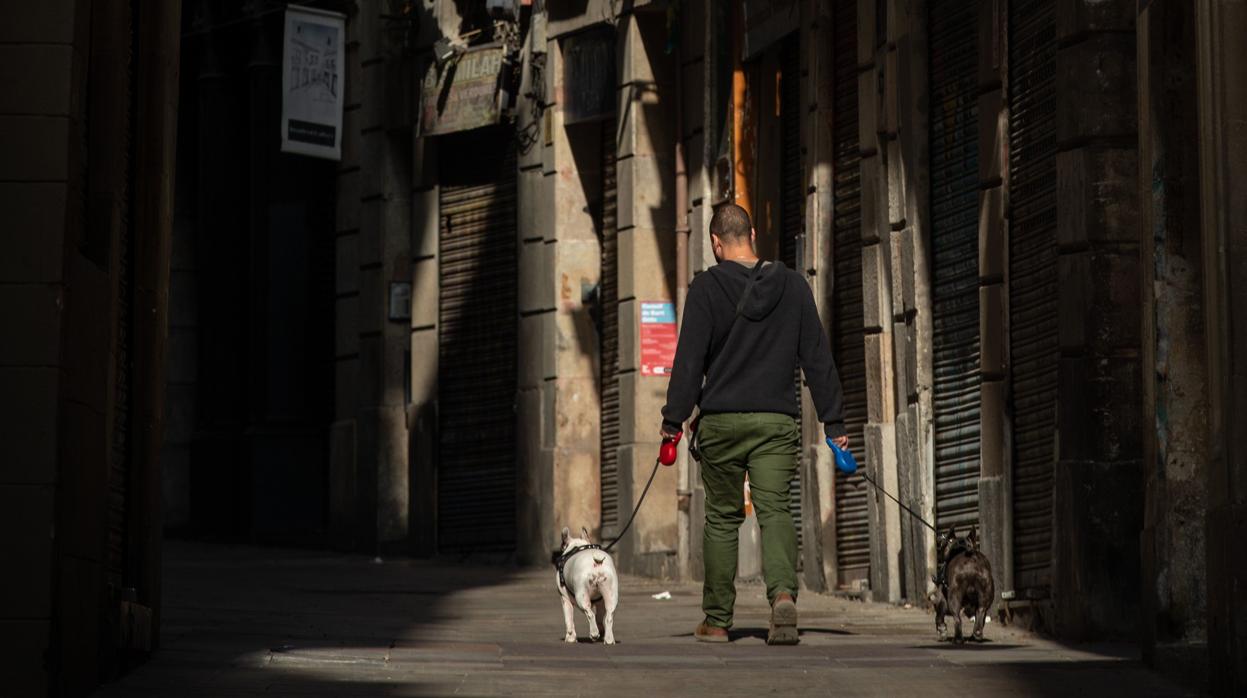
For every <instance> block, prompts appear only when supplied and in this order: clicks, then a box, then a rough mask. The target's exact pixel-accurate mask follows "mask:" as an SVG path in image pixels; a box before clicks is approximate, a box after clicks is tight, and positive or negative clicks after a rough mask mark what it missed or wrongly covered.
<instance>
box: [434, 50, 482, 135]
mask: <svg viewBox="0 0 1247 698" xmlns="http://www.w3.org/2000/svg"><path fill="white" fill-rule="evenodd" d="M502 51H503V49H502V45H501V44H484V45H482V46H473V47H472V48H470V49H467V50H466V51H464V52H463V53H460V54H459V55H458V56H457V57H456V58H454V59H452V60H450V61H448V62H446V63H445V64H443V65H440V66H439V65H438V64H437V63H436V62H430V63H429V67H428V70H427V71H425V74H424V81H423V83H422V84H421V89H420V134H421V135H423V136H436V135H439V134H443V133H454V132H456V131H469V130H471V129H474V128H481V127H482V126H490V125H493V124H496V123H498V117H499V115H500V114H501V109H500V108H499V105H498V74H499V73H500V72H502V66H503V60H502Z"/></svg>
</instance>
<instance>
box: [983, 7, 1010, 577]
mask: <svg viewBox="0 0 1247 698" xmlns="http://www.w3.org/2000/svg"><path fill="white" fill-rule="evenodd" d="M1005 14H1006V13H1005V12H1004V2H1003V0H997V1H995V2H990V3H982V4H980V5H979V12H978V52H979V73H978V85H979V92H980V95H979V103H978V110H979V172H978V181H979V371H980V374H979V375H980V380H981V383H980V387H979V416H980V419H981V422H980V426H979V428H980V431H979V468H980V477H979V538H980V540H982V541H983V548H984V552H985V553H986V555H987V557H988V559H989V560H992V562H993V564H992V574H993V576H994V578H995V580H994V581H995V585H996V591H997V594H998V595H999V593H1000V592H1003V591H1006V590H1010V589H1012V588H1013V565H1012V564H1011V563H1012V560H1013V479H1012V477H1011V475H1012V472H1013V448H1012V441H1011V438H1010V436H1011V433H1012V429H1013V426H1012V420H1011V419H1010V417H1009V404H1010V400H1009V383H1008V377H1009V305H1008V303H1009V291H1008V284H1007V283H1006V278H1007V274H1008V269H1009V244H1008V232H1007V228H1006V223H1005V215H1006V212H1005V195H1006V188H1005V182H1004V176H1005V172H1007V170H1008V137H1009V114H1008V107H1007V99H1006V91H1005V87H1004V81H1005V80H1006V79H1007V77H1008V67H1007V65H1006V61H1005V53H1006V52H1005V48H1004V42H1003V41H1001V37H1003V36H1004V33H1005V31H1006V21H1005Z"/></svg>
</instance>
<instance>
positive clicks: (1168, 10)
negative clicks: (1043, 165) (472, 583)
mask: <svg viewBox="0 0 1247 698" xmlns="http://www.w3.org/2000/svg"><path fill="white" fill-rule="evenodd" d="M1137 22H1138V24H1137V27H1136V30H1137V34H1136V35H1137V37H1138V56H1139V59H1138V61H1139V62H1138V75H1139V181H1138V187H1139V204H1140V205H1139V231H1138V234H1139V244H1140V248H1139V252H1140V254H1139V261H1140V273H1141V277H1142V284H1141V289H1142V291H1143V296H1144V299H1145V302H1144V304H1143V308H1144V312H1143V317H1142V327H1143V331H1142V340H1143V344H1142V352H1143V353H1142V367H1143V369H1142V378H1143V423H1142V437H1143V459H1142V463H1143V476H1144V486H1145V492H1144V495H1145V500H1144V507H1145V508H1144V522H1143V526H1144V528H1143V534H1142V536H1141V538H1140V548H1141V549H1140V553H1141V556H1142V560H1141V563H1142V584H1141V595H1140V607H1139V613H1140V621H1141V622H1140V627H1139V630H1140V635H1141V637H1142V640H1143V647H1144V656H1145V658H1146V659H1147V661H1148V662H1149V663H1151V664H1152V665H1153V666H1156V667H1158V668H1160V669H1161V670H1163V671H1166V672H1168V673H1173V674H1177V675H1179V676H1182V677H1183V678H1184V679H1185V680H1187V681H1191V682H1195V683H1204V682H1205V681H1206V679H1207V655H1206V652H1207V646H1206V641H1207V630H1206V626H1205V617H1204V616H1205V608H1206V605H1207V598H1206V595H1205V591H1206V587H1207V571H1206V560H1205V552H1204V549H1205V540H1204V530H1205V529H1204V522H1205V508H1206V506H1207V498H1206V491H1205V487H1206V484H1207V460H1208V446H1209V444H1208V431H1207V420H1208V413H1207V401H1208V386H1207V383H1206V380H1207V373H1206V371H1207V369H1206V357H1207V345H1206V343H1205V341H1204V308H1203V293H1202V280H1203V263H1202V259H1201V255H1202V247H1201V245H1202V238H1203V236H1202V231H1201V228H1200V220H1199V213H1200V212H1199V201H1200V192H1199V163H1198V157H1199V150H1198V138H1199V122H1198V119H1197V118H1196V103H1197V102H1196V84H1195V7H1194V5H1193V4H1191V3H1189V2H1167V1H1156V2H1152V3H1151V4H1150V5H1148V6H1147V7H1146V8H1145V9H1144V10H1143V11H1142V12H1140V13H1139V16H1138V19H1137Z"/></svg>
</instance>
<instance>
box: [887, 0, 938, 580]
mask: <svg viewBox="0 0 1247 698" xmlns="http://www.w3.org/2000/svg"><path fill="white" fill-rule="evenodd" d="M892 7H893V8H894V9H893V10H892V15H893V17H894V18H895V19H894V21H893V22H892V24H891V25H890V26H889V29H888V33H889V35H890V36H893V37H895V38H894V41H895V43H896V51H895V56H896V58H895V62H894V63H890V64H889V71H890V74H889V75H888V76H887V77H886V78H885V85H886V86H887V87H886V89H887V90H888V91H890V92H893V93H894V94H893V96H891V97H889V99H890V100H895V107H893V108H894V109H895V110H896V132H897V138H896V145H897V147H896V149H895V150H894V151H889V161H888V169H889V179H890V180H891V181H892V182H894V184H893V186H899V188H900V191H899V192H898V193H897V194H895V195H899V196H900V197H901V214H902V216H903V218H902V219H900V220H897V219H896V218H895V216H894V217H893V220H892V222H891V223H892V229H893V230H896V231H898V232H896V233H894V236H893V244H894V253H893V261H892V264H893V266H894V268H897V269H898V270H899V274H898V275H897V276H895V277H894V278H893V288H894V291H893V294H894V296H893V297H894V298H899V305H898V304H896V302H895V301H894V305H893V317H894V322H896V323H897V333H896V334H895V338H896V342H897V353H896V360H897V362H898V367H897V371H898V372H899V373H901V374H902V375H904V377H905V382H906V383H905V387H904V390H903V391H898V393H897V400H898V401H900V400H901V396H902V395H903V396H904V407H903V408H902V407H899V406H898V409H897V432H896V434H897V443H896V448H897V471H898V473H897V474H898V478H897V484H898V491H896V492H894V494H896V495H897V496H899V497H900V498H901V501H903V502H905V503H906V505H907V506H908V507H909V508H911V509H913V510H914V511H915V512H918V513H919V514H921V515H922V517H923V518H925V519H926V520H928V521H934V520H935V434H934V426H935V425H934V406H933V402H932V401H933V397H934V391H933V386H934V365H933V352H932V348H933V347H932V335H933V334H934V326H933V319H934V318H933V315H934V313H933V308H932V305H931V259H932V254H933V253H932V251H931V246H930V236H931V232H930V209H929V205H928V200H929V199H930V193H931V184H930V157H929V140H930V126H929V123H928V120H927V114H928V113H929V111H930V110H929V109H928V106H927V103H928V101H929V82H930V78H929V76H930V70H929V67H928V61H929V53H930V49H929V48H928V43H927V42H928V39H927V12H926V9H925V7H924V5H923V4H922V3H913V2H895V0H894V5H893V6H892ZM893 153H895V154H896V157H895V159H893ZM898 225H900V226H901V227H900V228H899V230H898ZM898 278H899V280H900V283H899V284H897V279H898ZM898 292H899V295H898ZM898 308H899V310H900V312H898ZM902 324H903V325H904V329H905V331H904V335H903V339H902V335H901V333H900V331H899V330H900V327H901V325H902ZM900 530H901V538H900V549H899V551H897V552H899V553H900V555H901V556H903V560H902V561H901V562H900V563H899V564H900V566H901V570H900V574H901V595H902V596H903V597H904V598H907V599H909V600H911V601H914V600H918V599H923V598H925V597H926V594H927V591H928V587H929V586H930V583H931V582H930V575H931V571H932V570H933V569H934V567H935V535H934V534H933V533H932V532H931V530H930V529H928V528H927V527H926V526H925V525H923V524H922V522H920V521H918V520H917V519H915V518H914V517H913V516H911V515H910V514H907V513H901V514H900Z"/></svg>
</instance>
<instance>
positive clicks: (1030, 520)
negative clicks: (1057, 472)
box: [1009, 0, 1058, 593]
mask: <svg viewBox="0 0 1247 698" xmlns="http://www.w3.org/2000/svg"><path fill="white" fill-rule="evenodd" d="M1009 66H1010V68H1009V238H1010V239H1009V306H1010V308H1009V320H1010V324H1011V330H1010V333H1011V336H1010V338H1009V342H1010V352H1011V360H1012V374H1013V413H1014V415H1013V420H1014V437H1013V441H1014V448H1015V452H1014V465H1013V570H1014V584H1015V587H1016V589H1018V590H1029V591H1031V592H1033V593H1035V592H1042V590H1043V589H1044V588H1046V587H1047V586H1048V584H1049V567H1050V563H1051V559H1052V471H1053V466H1054V461H1055V442H1054V438H1053V434H1054V430H1055V428H1056V379H1057V351H1058V347H1057V327H1056V318H1057V306H1056V300H1057V277H1056V120H1055V117H1056V104H1055V75H1056V14H1055V10H1054V3H1053V2H1052V0H1014V1H1013V2H1011V3H1010V5H1009Z"/></svg>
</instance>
